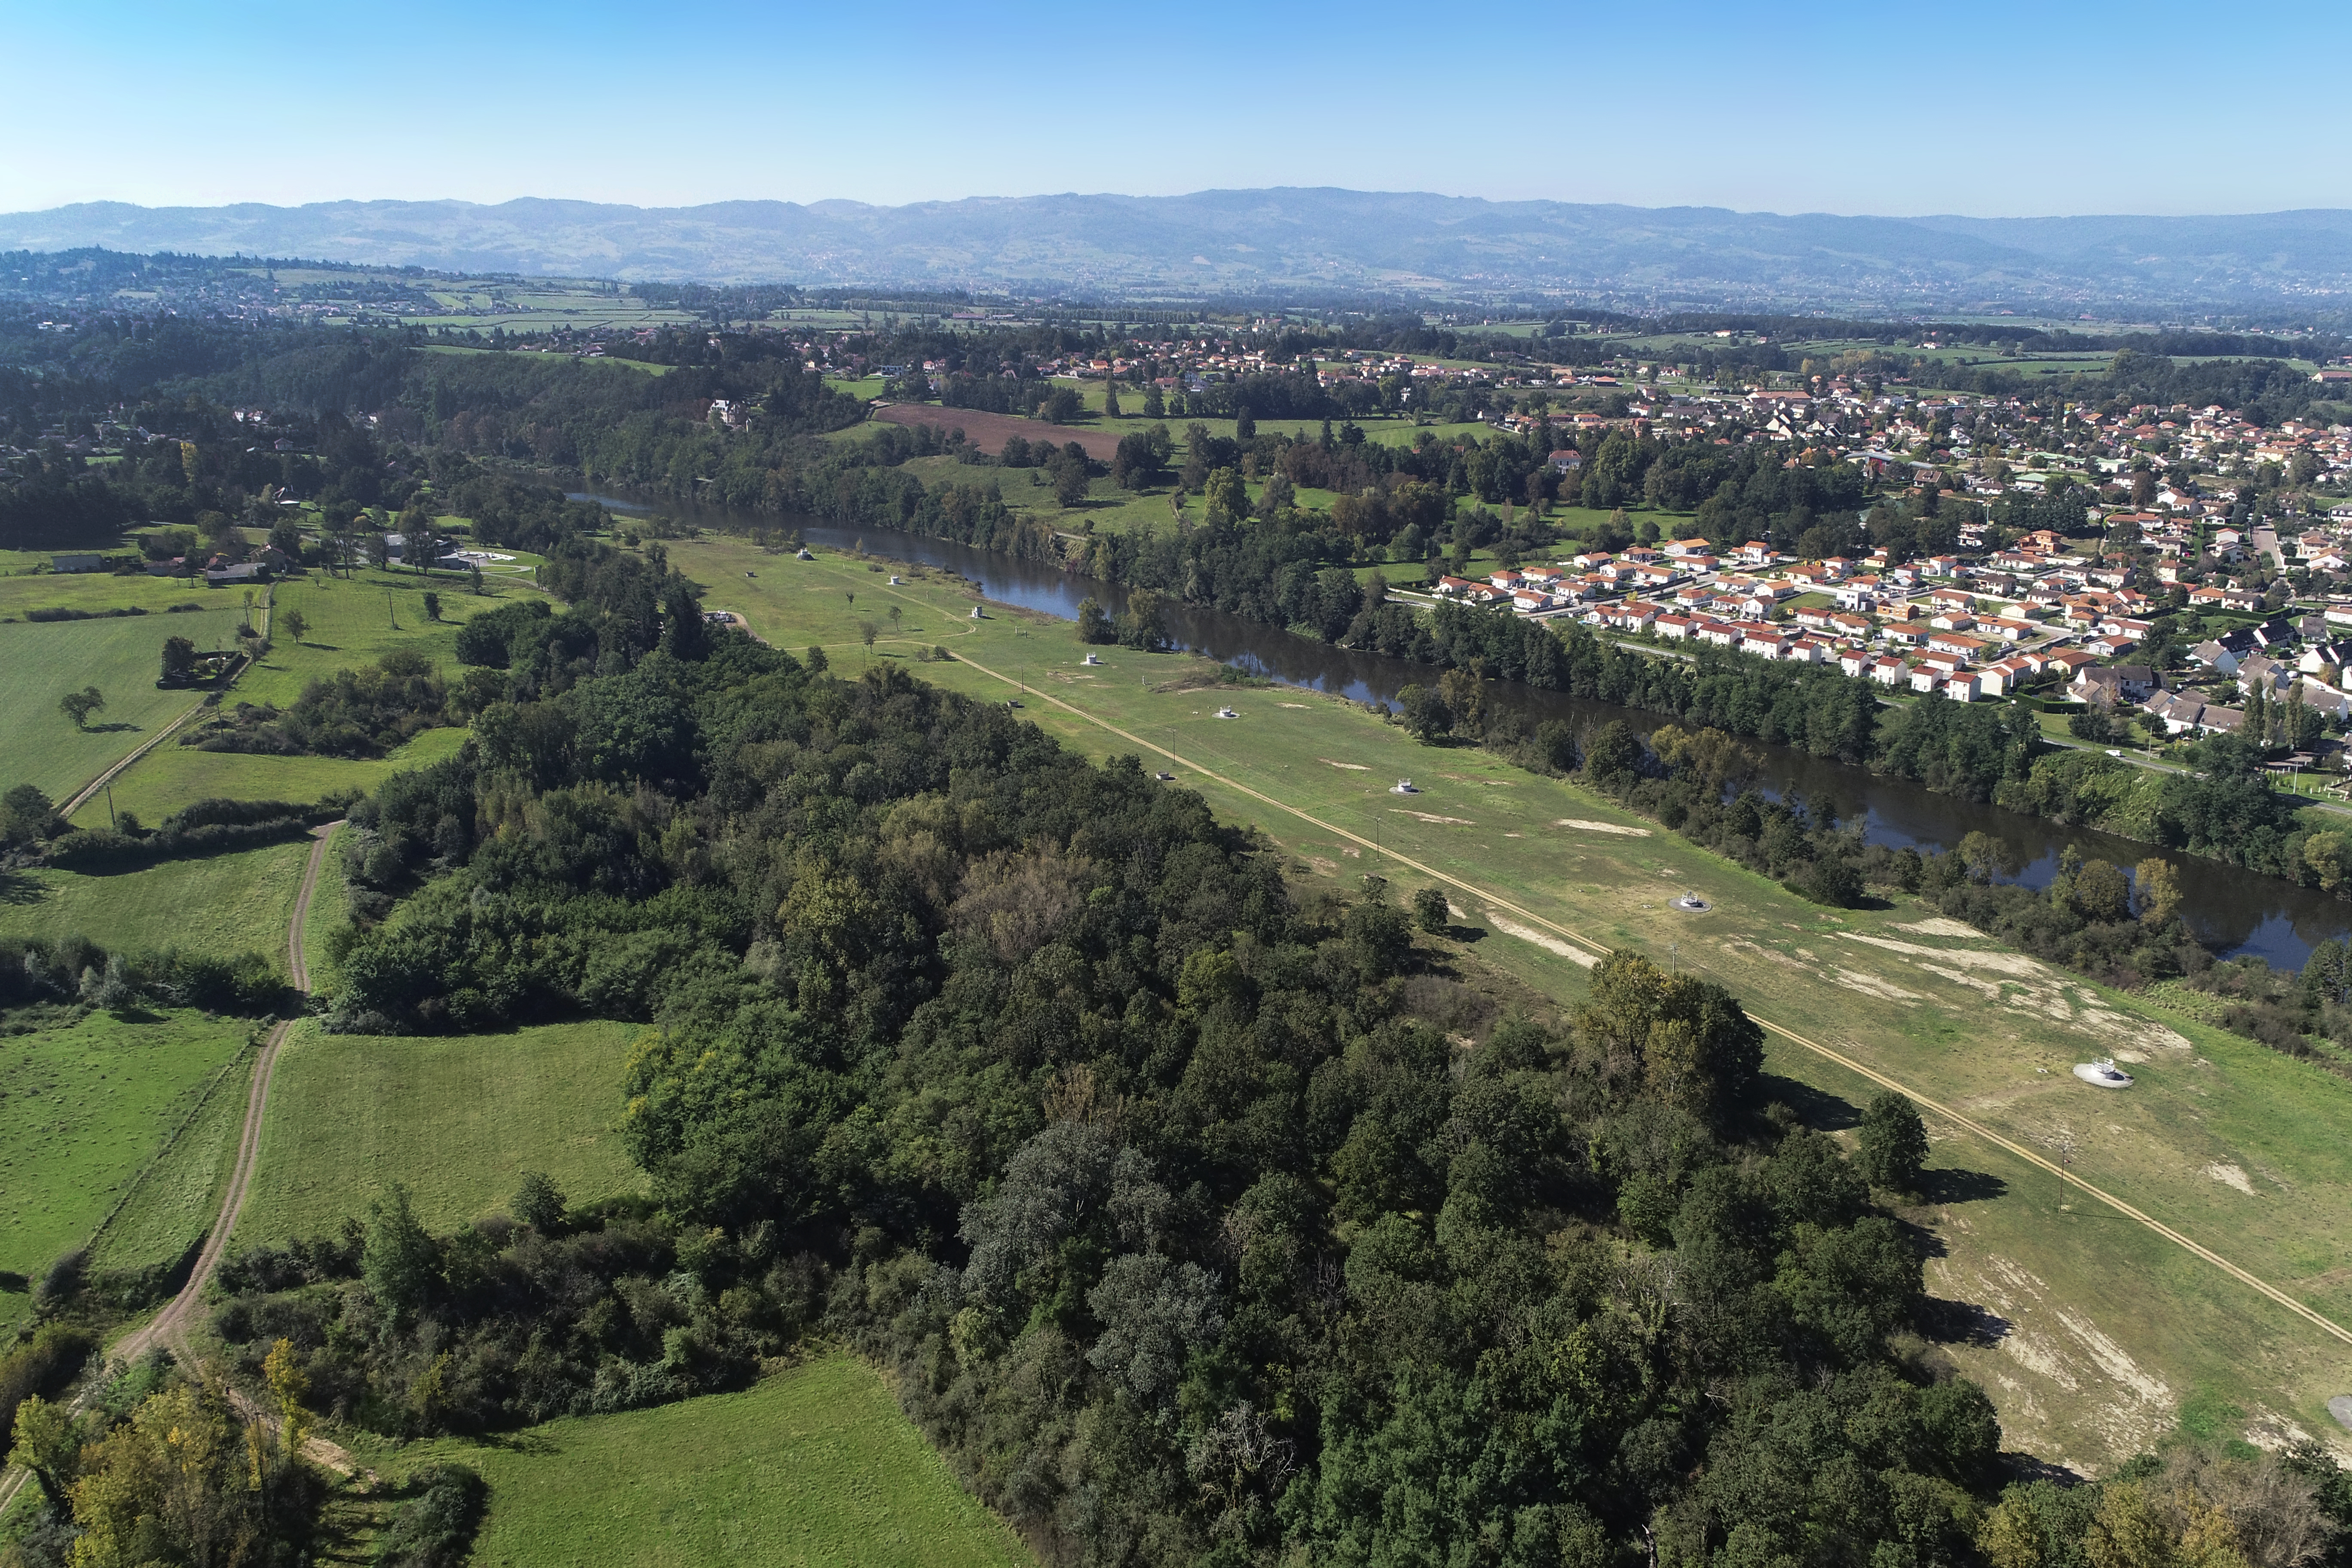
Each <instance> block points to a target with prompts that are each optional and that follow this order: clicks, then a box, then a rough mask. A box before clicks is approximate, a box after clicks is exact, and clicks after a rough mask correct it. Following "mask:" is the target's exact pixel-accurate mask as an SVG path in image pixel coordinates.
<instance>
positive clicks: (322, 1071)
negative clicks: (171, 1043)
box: [237, 1023, 638, 1243]
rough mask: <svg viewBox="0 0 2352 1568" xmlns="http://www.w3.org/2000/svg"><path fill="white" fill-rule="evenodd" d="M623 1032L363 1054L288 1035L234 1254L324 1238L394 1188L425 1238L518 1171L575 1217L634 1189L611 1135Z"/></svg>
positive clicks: (378, 1042) (510, 1186) (472, 1209)
mask: <svg viewBox="0 0 2352 1568" xmlns="http://www.w3.org/2000/svg"><path fill="white" fill-rule="evenodd" d="M635 1032H636V1031H635V1026H634V1025H629V1024H611V1023H589V1024H557V1025H548V1026H541V1027H538V1028H530V1029H520V1030H517V1031H516V1032H514V1033H513V1034H509V1035H466V1036H456V1037H439V1038H416V1037H403V1038H376V1037H369V1036H362V1035H327V1034H322V1033H320V1031H319V1029H318V1028H317V1026H315V1025H312V1024H307V1023H306V1024H299V1025H297V1026H295V1028H294V1031H293V1033H292V1034H291V1035H290V1036H289V1037H288V1039H287V1042H286V1046H285V1047H284V1049H283V1051H282V1053H281V1054H280V1057H279V1059H278V1077H277V1080H276V1082H275V1083H274V1084H273V1086H272V1087H271V1089H270V1092H269V1110H268V1119H267V1121H265V1122H264V1123H263V1126H262V1133H261V1163H260V1165H259V1167H258V1168H257V1170H256V1171H255V1173H254V1179H253V1194H252V1196H251V1198H250V1199H248V1200H247V1204H246V1207H245V1215H244V1217H243V1219H242V1221H241V1222H240V1223H239V1225H238V1226H237V1237H238V1239H239V1240H240V1241H241V1242H247V1243H250V1242H266V1241H280V1240H284V1239H285V1238H287V1237H294V1236H313V1235H318V1234H320V1233H322V1232H325V1231H329V1230H331V1229H333V1228H334V1227H335V1226H337V1225H339V1224H341V1221H342V1219H343V1217H344V1216H345V1215H362V1216H363V1215H365V1214H366V1213H367V1206H368V1204H369V1203H370V1201H371V1200H373V1199H374V1198H376V1197H379V1196H381V1195H382V1194H383V1193H384V1192H385V1191H386V1190H387V1189H388V1188H389V1187H390V1186H391V1184H393V1183H394V1182H404V1183H406V1184H408V1188H409V1191H410V1192H411V1193H412V1194H415V1201H416V1212H417V1215H418V1217H419V1218H421V1219H422V1220H423V1221H424V1222H425V1224H426V1225H428V1226H432V1227H434V1228H435V1229H436V1230H437V1229H446V1228H448V1227H450V1226H456V1225H457V1224H459V1223H461V1222H463V1221H466V1220H469V1219H472V1218H474V1217H475V1216H477V1215H483V1214H488V1213H491V1212H494V1211H496V1210H499V1209H502V1208H503V1207H504V1206H505V1205H506V1201H507V1199H508V1198H509V1196H510V1195H512V1194H513V1192H514V1190H515V1184H516V1182H517V1181H518V1180H519V1179H520V1176H521V1175H522V1173H524V1172H525V1171H545V1172H546V1173H549V1174H550V1175H551V1176H553V1177H554V1178H555V1183H556V1185H558V1186H560V1187H562V1189H563V1191H564V1193H565V1194H567V1195H568V1196H569V1197H570V1198H571V1199H572V1201H573V1202H575V1203H581V1202H586V1201H588V1200H591V1199H593V1198H600V1197H608V1196H611V1195H612V1194H615V1193H621V1192H625V1191H631V1190H634V1189H635V1186H636V1185H637V1183H638V1177H637V1174H636V1173H635V1169H634V1168H633V1167H632V1166H631V1165H630V1163H629V1162H628V1157H627V1156H626V1155H625V1153H624V1152H622V1149H621V1139H620V1134H619V1132H618V1131H616V1130H615V1129H616V1126H617V1124H618V1122H619V1121H620V1115H621V1069H622V1066H623V1064H624V1062H625V1059H626V1058H627V1054H628V1043H629V1040H630V1038H631V1037H633V1036H634V1035H635Z"/></svg>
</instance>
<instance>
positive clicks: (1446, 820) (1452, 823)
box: [1389, 805, 1478, 827]
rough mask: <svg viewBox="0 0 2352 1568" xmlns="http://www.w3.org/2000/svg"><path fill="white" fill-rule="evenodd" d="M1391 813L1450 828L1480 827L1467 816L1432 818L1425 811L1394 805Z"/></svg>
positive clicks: (1390, 808)
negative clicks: (1409, 809) (1408, 809)
mask: <svg viewBox="0 0 2352 1568" xmlns="http://www.w3.org/2000/svg"><path fill="white" fill-rule="evenodd" d="M1389 811H1390V812H1391V814H1392V815H1394V816H1410V817H1412V819H1413V820H1414V821H1415V822H1435V823H1440V824H1443V825H1444V826H1449V827H1475V826H1478V825H1477V824H1476V823H1475V822H1473V821H1471V820H1470V819H1469V818H1468V817H1466V816H1431V815H1430V814H1429V813H1427V812H1425V811H1407V810H1406V809H1405V808H1404V807H1402V806H1401V805H1392V806H1391V807H1389Z"/></svg>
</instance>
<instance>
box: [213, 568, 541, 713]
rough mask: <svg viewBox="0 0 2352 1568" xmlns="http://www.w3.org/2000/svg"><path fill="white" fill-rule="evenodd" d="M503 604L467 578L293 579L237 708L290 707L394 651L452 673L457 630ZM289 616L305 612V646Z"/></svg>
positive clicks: (274, 606) (239, 690) (273, 613)
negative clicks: (316, 684)
mask: <svg viewBox="0 0 2352 1568" xmlns="http://www.w3.org/2000/svg"><path fill="white" fill-rule="evenodd" d="M528 591H529V590H523V589H515V588H509V592H528ZM428 593H429V594H432V595H436V598H437V600H438V602H439V606H440V612H441V618H440V619H439V620H437V621H436V620H433V619H430V618H428V617H427V616H426V615H425V595H426V594H428ZM501 602H502V601H501V600H500V599H499V598H498V597H496V596H493V595H488V594H486V595H483V596H481V597H476V596H475V595H473V594H472V593H471V592H470V591H469V590H468V588H467V580H466V579H465V578H463V577H448V576H443V577H435V578H426V577H424V576H422V575H419V574H415V573H411V572H373V571H370V572H362V573H360V574H357V575H356V576H354V577H349V578H345V577H330V576H328V575H326V574H323V573H311V574H308V575H306V576H302V577H297V578H289V579H288V580H287V581H285V582H282V583H279V584H277V586H276V588H275V590H274V592H273V596H272V602H271V605H270V628H269V629H270V643H269V652H268V655H267V656H266V657H265V658H263V659H262V660H261V662H260V663H259V664H258V665H257V666H256V667H255V668H252V669H251V670H248V671H247V673H246V674H245V675H244V676H243V677H242V678H240V679H238V681H237V684H236V699H235V700H237V701H240V702H253V703H263V702H274V703H276V704H278V706H279V707H281V708H283V707H287V706H289V704H291V703H292V702H293V700H295V699H296V698H298V697H299V696H301V695H302V689H303V688H304V687H305V686H307V685H309V684H310V682H311V681H313V680H320V679H327V678H329V677H331V676H332V675H333V674H334V673H335V671H337V670H339V669H352V668H357V667H358V666H361V665H363V664H373V663H374V662H375V661H376V660H377V659H379V658H383V656H384V655H385V654H387V653H391V652H393V651H394V649H402V648H406V649H414V650H415V651H416V652H418V653H421V654H423V655H425V658H429V659H432V660H434V661H435V662H436V663H438V664H441V665H444V666H446V667H448V668H451V669H453V670H454V669H455V668H456V664H457V658H456V649H457V628H458V627H459V626H464V625H465V624H466V621H467V618H468V617H470V616H474V615H476V614H478V613H479V612H481V611H484V610H490V609H495V608H497V607H498V605H499V604H500V603H501ZM289 611H299V612H300V614H301V616H302V618H303V620H304V621H305V622H307V623H308V624H307V625H306V626H304V627H303V629H302V637H301V640H300V641H299V642H297V641H296V640H295V639H294V637H293V635H292V633H291V632H290V631H289V629H288V626H287V621H286V616H287V615H288V613H289Z"/></svg>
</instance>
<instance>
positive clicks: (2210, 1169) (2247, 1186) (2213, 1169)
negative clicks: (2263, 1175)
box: [2205, 1162, 2260, 1198]
mask: <svg viewBox="0 0 2352 1568" xmlns="http://www.w3.org/2000/svg"><path fill="white" fill-rule="evenodd" d="M2205 1173H2206V1174H2207V1175H2209V1176H2210V1177H2212V1178H2213V1179H2214V1180H2215V1181H2217V1182H2219V1183H2221V1184H2222V1185H2223V1186H2225V1187H2235V1188H2237V1189H2238V1190H2239V1191H2240V1192H2242V1193H2243V1194H2246V1195H2247V1196H2248V1197H2250V1198H2251V1197H2256V1196H2259V1195H2260V1194H2257V1193H2256V1192H2255V1191H2254V1184H2253V1182H2252V1179H2251V1178H2250V1177H2248V1176H2247V1174H2246V1173H2245V1172H2243V1171H2242V1170H2240V1169H2239V1168H2238V1167H2237V1166H2235V1165H2224V1164H2221V1163H2218V1162H2217V1163H2213V1164H2210V1165H2208V1166H2206V1167H2205Z"/></svg>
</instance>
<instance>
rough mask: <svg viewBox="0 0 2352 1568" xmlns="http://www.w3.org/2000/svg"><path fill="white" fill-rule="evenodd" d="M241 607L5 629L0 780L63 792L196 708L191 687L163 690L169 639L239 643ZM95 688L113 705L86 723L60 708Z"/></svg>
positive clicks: (0, 638) (0, 665)
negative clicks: (64, 700) (80, 726)
mask: <svg viewBox="0 0 2352 1568" xmlns="http://www.w3.org/2000/svg"><path fill="white" fill-rule="evenodd" d="M238 619H239V612H238V611H236V610H228V609H223V610H207V611H204V612H201V613H196V614H190V615H180V616H125V617H121V618H114V619H106V620H89V621H47V622H18V623H16V625H13V626H0V669H5V670H6V671H7V672H8V676H9V679H7V680H6V681H5V682H0V756H5V759H6V760H5V763H0V777H5V784H6V785H9V786H13V785H16V784H37V785H38V786H39V787H40V788H41V789H43V790H45V791H46V792H47V794H48V795H50V796H51V797H52V798H53V799H56V800H58V801H63V800H64V799H65V797H66V796H68V795H71V794H72V793H73V792H74V791H75V790H77V789H79V788H80V787H81V786H82V785H83V784H87V783H89V781H90V780H91V779H93V778H95V777H97V776H98V775H99V774H100V773H103V772H105V771H106V769H107V768H108V767H109V766H110V765H111V764H113V763H117V762H119V761H121V759H122V757H123V756H124V754H125V753H127V752H131V751H132V750H134V749H135V748H137V747H138V746H139V745H140V744H141V743H142V742H145V741H147V740H150V739H152V737H153V736H154V734H155V732H156V731H158V730H161V729H163V728H164V727H165V726H167V725H169V724H170V723H171V722H172V721H173V720H175V719H177V718H178V717H179V716H180V715H181V714H183V713H185V712H187V711H188V710H190V709H191V708H194V706H195V705H196V703H197V701H198V700H200V698H201V695H202V694H201V693H199V692H194V691H159V690H157V689H155V677H156V675H157V673H158V672H159V670H160V669H161V668H162V658H163V640H164V638H166V637H173V636H178V637H186V638H188V639H189V640H190V641H192V642H194V644H195V645H196V647H197V648H198V649H199V650H204V651H209V650H212V649H215V648H227V647H234V646H236V626H237V622H238ZM90 686H95V687H97V688H98V689H99V690H100V692H101V693H103V694H104V696H105V698H106V704H107V705H106V707H105V709H104V710H101V711H100V712H98V713H96V714H94V715H92V716H91V718H90V720H89V727H88V728H87V729H84V730H77V729H75V728H74V723H73V721H72V720H70V719H68V718H67V717H66V716H65V715H64V714H63V713H61V712H59V711H58V699H59V698H61V697H63V696H65V695H66V694H67V693H68V692H72V691H79V690H81V689H83V688H85V687H90Z"/></svg>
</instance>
